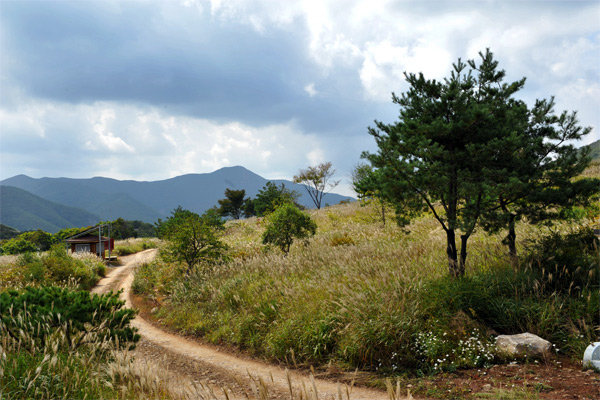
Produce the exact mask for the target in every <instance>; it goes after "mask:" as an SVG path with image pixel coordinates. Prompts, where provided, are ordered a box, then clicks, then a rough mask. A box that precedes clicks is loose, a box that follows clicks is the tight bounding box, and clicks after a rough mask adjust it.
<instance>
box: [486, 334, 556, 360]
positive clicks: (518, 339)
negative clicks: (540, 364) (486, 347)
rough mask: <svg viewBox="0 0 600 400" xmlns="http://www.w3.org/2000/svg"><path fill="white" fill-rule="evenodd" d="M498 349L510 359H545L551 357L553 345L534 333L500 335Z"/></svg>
mask: <svg viewBox="0 0 600 400" xmlns="http://www.w3.org/2000/svg"><path fill="white" fill-rule="evenodd" d="M496 349H497V350H498V352H499V353H501V354H504V355H505V356H508V357H516V358H521V357H529V358H544V357H547V356H549V355H550V350H551V349H552V343H550V342H549V341H547V340H544V339H542V338H541V337H539V336H537V335H534V334H533V333H520V334H518V335H500V336H498V337H497V338H496Z"/></svg>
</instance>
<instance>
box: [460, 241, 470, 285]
mask: <svg viewBox="0 0 600 400" xmlns="http://www.w3.org/2000/svg"><path fill="white" fill-rule="evenodd" d="M469 236H470V235H461V236H460V264H459V266H458V276H459V277H461V276H464V275H465V269H466V267H465V266H466V264H467V241H468V240H469Z"/></svg>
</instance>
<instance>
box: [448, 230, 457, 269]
mask: <svg viewBox="0 0 600 400" xmlns="http://www.w3.org/2000/svg"><path fill="white" fill-rule="evenodd" d="M446 241H447V247H446V254H447V255H448V271H449V272H450V276H452V277H453V278H457V277H458V276H459V275H458V273H459V269H458V252H457V251H456V235H455V233H454V229H448V230H446Z"/></svg>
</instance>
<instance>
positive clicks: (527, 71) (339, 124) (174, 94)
mask: <svg viewBox="0 0 600 400" xmlns="http://www.w3.org/2000/svg"><path fill="white" fill-rule="evenodd" d="M486 47H490V48H491V50H492V51H493V52H494V53H495V55H496V58H497V59H498V60H499V61H500V67H501V68H502V69H505V70H506V72H507V76H508V79H510V80H516V79H519V78H521V77H523V76H525V77H527V83H526V86H525V90H523V91H522V92H521V93H520V97H521V98H523V99H524V100H526V101H527V102H528V103H530V104H532V102H533V101H534V99H536V98H547V97H550V96H552V95H555V96H556V103H557V111H562V110H565V109H566V110H578V111H579V118H580V121H581V124H582V125H585V126H592V127H593V131H592V133H591V134H590V135H589V136H588V137H587V139H586V140H585V141H584V143H589V142H592V141H594V140H596V139H598V138H599V133H598V132H599V130H598V128H599V126H600V67H599V66H600V1H598V0H594V1H577V0H567V1H541V0H540V1H527V0H523V1H491V0H490V1H485V0H480V1H466V0H465V1H458V0H457V1H450V0H448V1H425V0H423V1H379V0H366V1H363V0H359V1H350V0H343V1H341V0H340V1H325V0H315V1H312V0H294V1H277V0H272V1H268V0H265V1H258V0H257V1H254V0H233V1H227V0H212V1H208V0H206V1H205V0H183V1H177V0H170V1H158V0H153V1H131V0H127V1H95V0H90V1H83V0H79V1H63V0H61V1H47V0H44V1H41V0H40V1H28V0H19V1H11V0H0V179H4V178H8V177H11V176H14V175H17V174H26V175H29V176H32V177H35V178H39V177H44V176H48V177H58V176H66V177H73V178H89V177H93V176H105V177H111V178H116V179H134V180H161V179H167V178H170V177H174V176H177V175H181V174H186V173H204V172H212V171H214V170H216V169H218V168H221V167H224V166H233V165H242V166H245V167H246V168H248V169H250V170H252V171H254V172H256V173H258V174H259V175H262V176H264V177H265V178H269V179H271V178H273V179H274V178H285V179H291V178H292V176H293V175H294V174H295V173H296V172H297V171H298V169H299V168H302V167H306V166H308V165H315V164H317V163H320V162H323V161H332V162H333V164H334V167H335V168H336V169H337V171H338V178H339V179H342V180H344V181H345V183H347V180H348V174H349V171H350V170H351V168H352V166H353V165H355V164H356V163H357V162H359V161H360V153H361V152H362V151H363V150H371V151H373V150H374V149H375V145H374V141H373V140H372V138H371V137H370V136H369V135H368V134H367V127H368V126H369V125H373V120H375V119H377V120H381V121H384V122H390V123H391V122H393V121H395V120H396V117H397V115H398V109H397V107H395V106H394V105H393V104H392V103H391V101H390V98H391V92H392V91H394V92H396V93H401V92H402V91H404V90H406V88H407V85H406V83H405V81H404V78H403V73H404V71H407V72H419V71H422V72H423V73H424V74H425V76H426V77H428V78H438V79H439V78H443V77H444V76H447V75H448V74H449V71H450V69H451V65H452V63H453V62H454V61H456V59H457V58H458V57H462V58H463V59H471V58H476V57H477V53H478V52H479V51H481V50H484V49H485V48H486ZM339 191H340V192H342V193H345V194H350V192H349V189H348V187H347V186H343V187H341V190H339Z"/></svg>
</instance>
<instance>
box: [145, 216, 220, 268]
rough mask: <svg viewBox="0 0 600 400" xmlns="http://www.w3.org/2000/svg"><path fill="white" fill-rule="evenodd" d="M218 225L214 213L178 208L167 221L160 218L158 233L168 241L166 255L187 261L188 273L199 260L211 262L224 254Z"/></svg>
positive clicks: (180, 260) (199, 262)
mask: <svg viewBox="0 0 600 400" xmlns="http://www.w3.org/2000/svg"><path fill="white" fill-rule="evenodd" d="M220 226H221V225H220V224H219V223H218V220H216V219H215V216H214V215H213V214H205V215H204V216H202V217H200V216H199V215H198V214H196V213H194V212H191V211H189V210H184V209H182V208H181V207H178V208H177V209H175V210H174V211H173V212H172V213H171V216H170V217H169V218H168V219H167V220H166V221H164V222H163V221H161V220H159V222H158V224H157V229H156V230H157V232H158V233H159V235H160V237H161V238H162V239H165V240H166V241H167V242H168V245H167V246H166V247H165V249H164V252H165V255H166V256H167V257H169V258H170V259H172V260H176V261H179V262H185V263H186V264H187V271H188V273H190V272H191V270H192V269H193V268H194V267H195V266H197V265H199V264H201V263H214V262H216V261H219V260H220V259H222V258H223V257H224V252H225V249H226V246H225V245H224V244H223V243H222V242H221V241H220V240H219V239H218V237H217V232H218V230H219V227H220Z"/></svg>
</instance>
